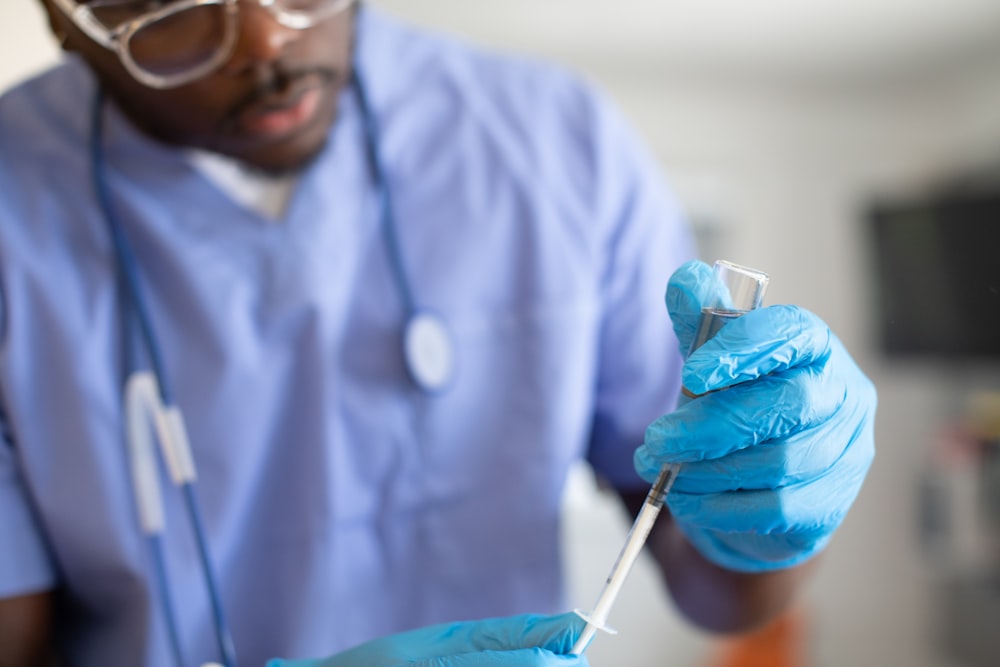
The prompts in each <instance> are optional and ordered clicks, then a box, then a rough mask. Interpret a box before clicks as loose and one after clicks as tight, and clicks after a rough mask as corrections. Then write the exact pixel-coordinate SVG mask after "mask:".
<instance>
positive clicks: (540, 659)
mask: <svg viewBox="0 0 1000 667" xmlns="http://www.w3.org/2000/svg"><path fill="white" fill-rule="evenodd" d="M409 664H411V665H414V667H588V666H589V665H590V663H589V662H587V658H586V657H583V656H576V655H556V654H554V653H552V652H551V651H547V650H545V649H542V648H525V649H518V650H516V651H479V652H476V653H466V654H463V655H455V656H451V657H447V658H430V659H428V660H421V661H418V662H413V663H409Z"/></svg>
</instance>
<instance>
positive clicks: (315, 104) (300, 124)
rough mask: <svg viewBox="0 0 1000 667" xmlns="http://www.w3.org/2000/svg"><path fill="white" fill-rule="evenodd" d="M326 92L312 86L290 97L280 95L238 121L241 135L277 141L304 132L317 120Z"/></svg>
mask: <svg viewBox="0 0 1000 667" xmlns="http://www.w3.org/2000/svg"><path fill="white" fill-rule="evenodd" d="M322 98H323V94H322V89H321V88H320V87H319V86H318V85H315V84H314V85H309V86H306V87H303V88H301V89H299V90H296V91H292V92H290V93H288V94H276V95H272V96H269V97H266V98H263V99H261V100H258V101H257V102H255V103H254V104H253V105H252V106H250V107H248V108H246V109H244V110H243V112H242V113H241V114H240V115H239V118H238V120H237V125H238V126H239V128H240V130H241V133H242V134H245V135H249V136H253V137H256V138H259V139H277V138H280V137H284V136H287V135H290V134H294V133H295V132H297V131H299V130H301V129H302V128H304V127H306V126H308V125H309V124H310V123H311V122H312V120H313V119H314V118H315V117H316V114H317V112H318V111H319V107H320V103H321V101H322Z"/></svg>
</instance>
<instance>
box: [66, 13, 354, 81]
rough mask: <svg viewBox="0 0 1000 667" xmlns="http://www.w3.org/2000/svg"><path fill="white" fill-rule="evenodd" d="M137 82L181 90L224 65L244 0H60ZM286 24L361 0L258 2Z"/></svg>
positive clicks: (323, 16) (298, 25)
mask: <svg viewBox="0 0 1000 667" xmlns="http://www.w3.org/2000/svg"><path fill="white" fill-rule="evenodd" d="M54 2H55V4H56V6H58V7H59V9H60V10H61V11H62V12H63V13H64V14H66V16H67V17H69V19H70V20H71V21H73V23H74V24H75V25H76V26H77V28H79V29H80V30H81V31H82V32H83V33H84V34H86V35H87V36H88V37H90V39H92V40H94V41H95V42H96V43H98V44H100V45H101V46H103V47H104V48H106V49H108V50H110V51H113V52H114V53H115V54H117V56H118V58H119V60H121V62H122V65H124V67H125V69H126V70H127V71H128V72H129V74H131V75H132V76H133V77H135V79H136V80H137V81H139V82H140V83H143V84H145V85H147V86H149V87H151V88H175V87H177V86H182V85H184V84H186V83H191V82H192V81H196V80H198V79H200V78H202V77H204V76H207V75H208V74H210V73H211V72H213V71H214V70H216V69H218V68H219V67H220V66H222V64H223V63H225V62H226V60H227V59H228V58H229V57H230V55H232V52H233V48H234V47H235V46H236V40H237V37H238V34H239V5H240V2H241V0H94V1H93V2H89V3H87V4H79V2H78V1H77V0H54ZM254 2H256V3H257V4H258V5H260V6H261V7H263V8H264V9H266V10H267V11H268V12H270V14H271V16H273V17H274V19H275V20H276V21H277V22H278V23H279V24H281V25H283V26H285V27H286V28H291V29H293V30H307V29H309V28H312V27H313V26H315V25H317V24H318V23H320V22H322V21H325V20H327V19H329V18H332V17H333V16H335V15H337V14H339V13H341V12H343V11H344V10H346V9H348V8H349V7H350V6H351V5H353V4H354V3H355V2H356V0H254Z"/></svg>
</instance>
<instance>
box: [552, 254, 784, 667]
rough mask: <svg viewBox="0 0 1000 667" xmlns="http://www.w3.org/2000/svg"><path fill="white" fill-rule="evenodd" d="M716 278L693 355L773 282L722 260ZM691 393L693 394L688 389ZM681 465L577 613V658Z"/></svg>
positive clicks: (671, 468)
mask: <svg viewBox="0 0 1000 667" xmlns="http://www.w3.org/2000/svg"><path fill="white" fill-rule="evenodd" d="M713 276H714V279H715V281H716V282H715V285H713V286H711V287H712V289H711V291H710V293H711V294H712V295H713V297H712V298H711V299H710V300H709V304H708V305H707V306H705V307H703V308H702V310H701V320H700V322H699V325H698V331H697V332H696V333H695V337H694V340H693V341H692V343H691V348H690V352H693V351H695V350H696V349H698V348H699V347H701V345H702V344H703V343H704V342H705V341H707V340H708V339H710V338H711V337H712V336H714V335H715V334H716V332H718V331H719V329H721V328H722V327H723V326H724V325H725V324H726V322H728V321H729V320H731V319H733V318H735V317H739V316H740V315H742V314H744V313H746V312H747V311H750V310H753V309H755V308H759V307H760V306H761V304H762V303H763V302H764V292H765V291H766V289H767V284H768V280H769V279H768V275H767V274H766V273H764V272H762V271H758V270H756V269H751V268H748V267H745V266H740V265H738V264H733V263H732V262H727V261H724V260H719V261H717V262H716V263H715V267H714V272H713ZM690 352H689V354H690ZM685 393H687V392H686V391H685ZM687 395H688V396H692V395H690V394H687ZM680 467H681V466H680V465H673V464H668V465H665V466H663V469H662V470H661V471H660V474H659V475H658V476H657V478H656V481H655V482H653V486H652V487H650V489H649V493H647V494H646V500H645V501H643V503H642V508H641V509H640V510H639V513H638V514H637V515H636V517H635V521H634V522H633V523H632V528H631V529H630V530H629V532H628V536H627V537H626V538H625V545H624V546H623V547H622V550H621V551H620V552H619V554H618V558H617V559H615V563H614V565H612V566H611V573H610V574H609V575H608V578H607V579H606V580H605V582H604V588H603V590H602V591H601V594H600V596H599V597H598V598H597V603H596V604H595V605H594V608H593V610H592V611H591V612H590V613H589V614H586V613H583V612H581V611H580V610H577V614H579V615H580V616H581V617H582V618H583V619H584V620H585V621H587V625H586V627H584V629H583V633H582V634H581V635H580V638H579V639H577V641H576V643H575V644H574V645H573V649H572V651H571V652H572V653H573V654H574V655H583V653H584V651H586V650H587V647H588V646H589V645H590V642H591V640H593V638H594V635H595V634H596V632H597V630H605V631H608V628H607V621H608V616H609V615H610V613H611V606H612V605H613V604H614V602H615V599H616V598H617V597H618V593H620V592H621V589H622V586H623V585H624V584H625V579H626V577H628V573H629V572H630V571H631V570H632V566H633V565H635V561H636V560H637V559H638V558H639V554H640V553H642V547H643V545H644V544H645V543H646V540H647V539H648V538H649V533H650V531H651V530H652V529H653V524H654V523H655V522H656V517H657V516H659V514H660V510H661V509H663V503H664V502H665V501H666V499H667V494H668V493H670V487H672V486H673V484H674V480H675V479H676V478H677V473H678V472H679V471H680Z"/></svg>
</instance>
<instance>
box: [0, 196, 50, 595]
mask: <svg viewBox="0 0 1000 667" xmlns="http://www.w3.org/2000/svg"><path fill="white" fill-rule="evenodd" d="M2 194H3V192H2V190H0V196H2ZM2 267H3V263H2V257H0V366H2V364H3V356H4V355H5V354H6V353H7V352H6V349H5V347H6V346H5V344H4V342H5V339H6V331H7V324H8V323H7V316H8V315H7V307H6V300H5V293H4V281H3V277H2ZM6 391H7V388H6V387H2V386H0V598H3V597H14V596H17V595H25V594H29V593H36V592H38V591H42V590H47V589H50V588H52V587H53V586H54V584H55V578H56V577H55V573H54V569H53V567H52V564H51V560H50V558H49V554H48V550H47V548H46V546H45V541H44V539H43V537H42V533H41V531H40V530H39V528H38V525H37V521H36V519H35V515H34V512H33V511H32V508H31V504H30V502H29V500H28V496H27V492H26V490H25V487H24V484H23V482H22V474H21V467H20V464H19V462H18V456H17V450H16V449H15V447H14V444H13V437H12V435H11V429H10V424H9V423H8V419H7V417H6V414H5V412H4V408H3V401H4V399H5V393H6Z"/></svg>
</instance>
